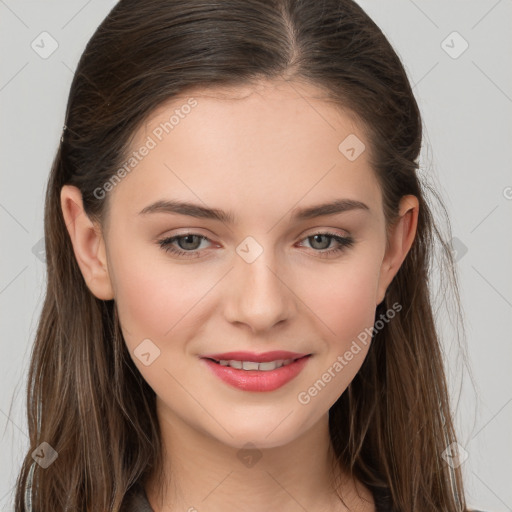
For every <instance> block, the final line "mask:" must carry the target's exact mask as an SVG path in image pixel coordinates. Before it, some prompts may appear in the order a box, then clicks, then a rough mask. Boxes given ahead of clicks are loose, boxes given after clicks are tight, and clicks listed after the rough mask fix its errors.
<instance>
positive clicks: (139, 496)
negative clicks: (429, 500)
mask: <svg viewBox="0 0 512 512" xmlns="http://www.w3.org/2000/svg"><path fill="white" fill-rule="evenodd" d="M372 493H373V499H374V500H375V510H376V511H377V512H392V509H391V507H390V505H389V499H388V497H387V493H385V492H383V491H377V490H372ZM122 512H154V511H153V509H152V508H151V505H150V504H149V501H148V499H147V496H146V492H145V491H144V487H143V486H142V485H140V484H135V485H134V486H133V487H132V488H131V489H130V491H129V492H128V493H127V495H126V497H125V500H124V502H123V508H122Z"/></svg>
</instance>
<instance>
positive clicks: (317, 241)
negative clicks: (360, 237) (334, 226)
mask: <svg viewBox="0 0 512 512" xmlns="http://www.w3.org/2000/svg"><path fill="white" fill-rule="evenodd" d="M304 240H312V241H313V242H312V243H311V245H312V246H313V247H312V248H313V249H319V250H320V251H315V252H318V256H320V257H321V258H327V257H330V256H331V255H333V254H337V253H339V252H342V251H344V250H345V249H348V248H349V247H351V246H352V245H353V244H354V239H353V238H352V237H351V236H346V237H345V236H341V235H338V234H336V233H329V232H325V231H322V232H320V233H314V234H312V235H309V236H307V237H306V238H304ZM326 240H327V244H326V243H325V241H326ZM333 240H334V242H335V243H336V245H335V246H334V247H333V248H331V249H328V247H329V246H330V245H331V242H332V241H333ZM315 246H317V247H315ZM318 246H320V247H318ZM325 249H327V250H325Z"/></svg>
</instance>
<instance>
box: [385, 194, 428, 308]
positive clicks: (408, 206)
mask: <svg viewBox="0 0 512 512" xmlns="http://www.w3.org/2000/svg"><path fill="white" fill-rule="evenodd" d="M418 213H419V202H418V198H417V197H416V196H412V195H407V196H403V197H402V199H401V200H400V205H399V218H398V220H397V222H396V224H395V225H394V226H393V228H392V231H391V233H390V235H389V244H388V247H387V249H386V253H385V255H384V259H383V261H382V265H381V269H380V274H379V283H378V289H377V302H376V305H378V304H380V303H381V302H382V301H383V300H384V296H385V295H386V290H387V288H388V286H389V285H390V283H391V281H392V280H393V278H394V277H395V275H396V274H397V272H398V270H399V269H400V266H401V265H402V263H403V261H404V260H405V257H406V256H407V253H408V252H409V250H410V248H411V246H412V243H413V241H414V238H415V236H416V228H417V226H418Z"/></svg>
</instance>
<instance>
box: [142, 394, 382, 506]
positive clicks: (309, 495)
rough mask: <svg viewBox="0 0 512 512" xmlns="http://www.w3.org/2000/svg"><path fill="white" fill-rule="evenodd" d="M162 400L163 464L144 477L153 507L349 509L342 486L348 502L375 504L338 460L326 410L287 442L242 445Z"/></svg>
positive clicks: (159, 409) (353, 503) (352, 503)
mask: <svg viewBox="0 0 512 512" xmlns="http://www.w3.org/2000/svg"><path fill="white" fill-rule="evenodd" d="M157 404H158V406H157V410H158V416H159V421H160V429H161V436H162V447H163V453H164V467H163V468H162V469H163V470H162V471H161V472H159V473H158V474H155V473H153V474H152V475H151V477H150V478H149V479H148V481H147V482H146V484H145V489H146V494H147V496H148V500H149V502H150V504H151V507H152V508H153V510H154V512H174V511H178V510H179V511H190V512H194V511H201V510H208V511H209V512H217V511H219V512H220V511H222V512H232V511H233V512H234V511H237V512H238V511H240V510H241V509H242V510H244V511H247V512H255V511H261V510H281V511H283V512H288V511H289V512H292V511H293V512H295V511H303V510H308V511H311V512H314V511H324V510H330V511H342V510H348V509H347V508H346V507H345V506H344V505H343V503H342V502H341V500H340V498H339V496H338V495H337V492H338V493H339V495H341V496H342V498H343V501H344V502H345V504H346V505H347V507H349V509H353V508H352V507H353V506H354V505H356V506H355V507H354V508H355V509H356V510H371V511H373V510H374V508H373V499H372V496H371V493H370V492H369V491H368V489H366V488H364V487H363V486H362V485H361V484H357V483H356V482H354V481H353V479H351V478H350V477H349V475H348V474H347V473H346V472H343V471H342V470H341V469H340V468H339V467H338V466H337V465H336V464H335V463H334V456H333V452H332V447H331V443H330V436H329V423H328V421H329V419H328V415H327V414H326V415H325V416H324V417H322V419H321V420H320V421H319V422H318V423H317V424H315V425H314V426H313V427H312V428H311V429H309V430H308V431H307V432H305V433H304V434H303V435H302V436H300V437H299V438H297V439H294V440H293V441H291V442H290V443H288V444H286V445H285V446H278V447H274V448H265V449H258V448H257V447H255V446H252V447H251V446H248V447H246V448H241V449H240V448H234V447H232V446H227V445H226V444H224V443H221V442H219V441H218V440H216V439H214V438H212V437H211V436H209V435H208V434H207V433H204V432H201V431H198V430H196V429H194V428H191V427H190V426H189V425H185V424H184V423H183V422H182V421H181V420H180V418H178V417H176V416H175V415H173V414H172V413H171V411H169V409H167V408H165V407H164V406H162V404H161V403H159V402H158V400H157ZM171 459H172V460H171ZM361 503H364V504H365V505H364V504H363V505H361ZM357 507H359V508H357Z"/></svg>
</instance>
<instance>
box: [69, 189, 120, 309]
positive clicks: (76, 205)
mask: <svg viewBox="0 0 512 512" xmlns="http://www.w3.org/2000/svg"><path fill="white" fill-rule="evenodd" d="M60 201H61V208H62V214H63V216H64V222H65V223H66V228H67V230H68V232H69V236H70V238H71V243H72V244H73V251H74V253H75V258H76V261H77V263H78V266H79V267H80V270H81V272H82V275H83V276H84V279H85V282H86V284H87V287H88V288H89V290H91V292H92V293H93V294H94V295H95V296H96V297H97V298H98V299H101V300H111V299H113V298H114V293H113V288H112V284H111V282H110V277H109V274H108V268H107V259H106V251H105V243H104V240H103V235H102V232H101V227H100V226H99V225H97V223H94V222H92V221H91V220H90V219H89V217H88V216H87V214H86V213H85V212H84V209H83V203H82V193H81V192H80V190H79V189H78V188H77V187H75V186H72V185H64V186H63V187H62V189H61V192H60Z"/></svg>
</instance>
